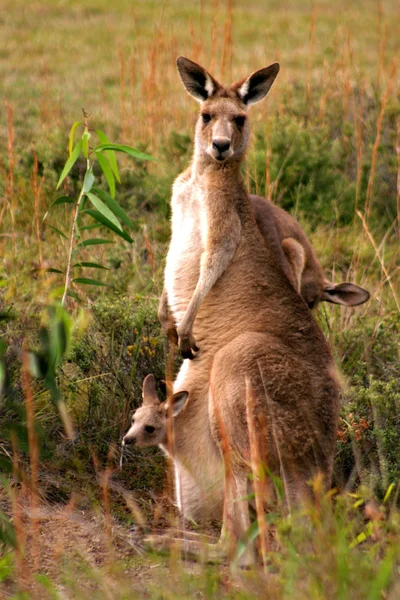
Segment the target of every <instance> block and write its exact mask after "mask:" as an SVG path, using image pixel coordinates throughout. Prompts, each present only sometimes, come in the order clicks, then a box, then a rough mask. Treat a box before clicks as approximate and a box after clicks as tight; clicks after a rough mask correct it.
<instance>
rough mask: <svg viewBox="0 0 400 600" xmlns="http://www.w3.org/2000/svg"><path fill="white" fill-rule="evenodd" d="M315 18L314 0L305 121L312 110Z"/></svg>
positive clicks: (314, 5)
mask: <svg viewBox="0 0 400 600" xmlns="http://www.w3.org/2000/svg"><path fill="white" fill-rule="evenodd" d="M316 20H317V5H316V2H313V5H312V13H311V22H310V37H309V45H308V64H307V81H306V112H305V115H306V123H308V120H309V119H310V118H311V111H312V95H311V71H312V65H313V59H314V49H315V24H316Z"/></svg>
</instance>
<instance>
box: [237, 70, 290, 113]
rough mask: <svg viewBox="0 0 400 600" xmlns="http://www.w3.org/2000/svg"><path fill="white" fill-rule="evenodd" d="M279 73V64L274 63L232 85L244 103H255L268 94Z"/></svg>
mask: <svg viewBox="0 0 400 600" xmlns="http://www.w3.org/2000/svg"><path fill="white" fill-rule="evenodd" d="M278 73H279V64H278V63H274V64H272V65H270V66H269V67H265V68H264V69H260V70H259V71H256V72H255V73H253V74H252V75H250V77H248V78H247V79H245V80H242V81H239V82H238V83H235V84H234V85H233V86H232V88H231V89H232V90H234V91H235V92H236V93H237V95H238V96H239V98H240V99H241V101H242V102H243V103H244V104H248V105H250V104H255V103H256V102H259V101H260V100H262V99H263V98H264V96H266V95H267V94H268V92H269V88H270V87H271V85H272V84H273V83H274V81H275V77H276V76H277V75H278Z"/></svg>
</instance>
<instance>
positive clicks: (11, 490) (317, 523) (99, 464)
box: [0, 0, 400, 600]
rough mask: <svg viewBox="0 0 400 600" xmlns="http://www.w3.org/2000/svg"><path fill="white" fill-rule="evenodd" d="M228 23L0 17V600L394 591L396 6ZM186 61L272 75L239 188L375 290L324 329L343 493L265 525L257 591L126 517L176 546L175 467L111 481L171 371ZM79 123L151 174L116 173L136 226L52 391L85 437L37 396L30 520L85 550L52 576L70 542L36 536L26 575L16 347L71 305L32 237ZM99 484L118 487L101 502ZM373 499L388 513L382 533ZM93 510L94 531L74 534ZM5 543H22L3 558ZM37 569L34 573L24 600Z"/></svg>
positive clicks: (25, 9)
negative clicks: (338, 385)
mask: <svg viewBox="0 0 400 600" xmlns="http://www.w3.org/2000/svg"><path fill="white" fill-rule="evenodd" d="M229 6H230V3H229V2H222V0H221V1H220V2H219V3H216V2H211V1H207V2H201V3H200V2H194V1H190V2H186V3H185V5H184V6H183V5H182V3H181V2H178V0H168V1H167V2H164V3H163V2H138V1H137V2H129V1H128V0H115V1H114V2H112V3H110V2H108V1H106V0H90V1H89V0H86V1H85V2H78V1H77V0H67V1H61V0H54V1H50V0H42V1H41V2H29V3H27V2H24V1H22V0H17V1H16V2H10V1H8V0H5V1H4V2H3V3H2V10H1V17H0V19H1V28H2V48H1V49H0V78H1V81H2V92H3V94H2V97H3V98H4V100H5V105H2V109H1V110H2V114H3V119H1V120H0V142H1V143H0V173H1V175H0V228H1V235H0V252H1V255H2V259H3V260H2V262H1V264H0V309H1V313H2V316H5V317H7V319H6V320H2V321H1V327H2V329H1V341H2V342H5V344H6V346H5V347H6V354H5V363H6V365H7V371H8V378H9V379H8V390H7V394H6V395H5V396H3V397H2V398H1V399H0V468H1V470H2V471H3V473H4V477H3V479H2V480H1V485H2V486H3V487H4V490H3V491H2V492H1V493H0V511H2V513H1V514H3V513H4V514H5V515H7V519H11V525H10V526H9V524H8V521H7V519H5V520H4V523H5V525H4V527H3V525H1V524H0V540H2V539H3V538H4V539H5V540H6V546H5V550H4V552H3V555H2V557H1V558H0V590H1V593H2V594H3V595H4V597H6V598H7V597H12V598H21V599H22V598H29V597H35V594H36V595H37V596H38V597H39V596H40V597H41V598H46V597H49V598H58V597H61V595H60V594H61V592H60V590H63V593H65V594H66V596H67V597H71V598H83V597H96V598H97V597H98V598H125V597H126V598H128V597H131V596H132V590H134V591H135V593H136V594H137V597H150V598H152V599H153V598H154V599H156V598H163V599H164V598H171V599H172V598H182V599H183V598H188V597H195V598H235V599H236V598H246V599H247V598H252V597H254V598H256V597H266V598H269V597H270V598H282V599H286V598H293V597H295V598H299V599H302V598H307V599H308V598H315V599H317V598H318V599H319V598H321V599H322V598H323V599H325V598H332V599H333V598H335V599H336V598H343V599H344V598H348V597H352V598H360V599H364V598H368V599H371V600H372V599H374V598H377V599H378V598H383V597H386V598H392V599H394V598H395V597H396V595H398V594H399V593H400V592H399V564H400V561H399V558H400V557H399V554H398V548H399V540H400V533H399V512H398V508H396V507H397V506H398V502H399V500H398V483H399V477H400V462H399V458H398V457H399V456H400V436H399V422H398V414H399V409H400V388H399V383H398V382H399V380H400V371H399V358H400V357H399V347H400V331H399V327H400V318H399V299H400V285H399V267H398V264H399V236H400V231H399V204H398V192H399V190H398V185H399V183H398V181H399V180H398V173H399V170H400V167H399V164H400V158H399V156H398V154H397V153H396V146H397V145H398V141H397V140H398V133H397V132H398V128H399V127H400V114H399V113H400V98H399V89H398V85H397V78H398V75H397V74H396V73H394V72H393V71H392V64H393V60H394V58H395V57H396V56H398V54H399V46H400V42H399V36H398V33H397V31H398V23H399V14H400V13H399V8H398V5H397V3H396V2H394V0H382V1H381V2H373V1H372V0H371V1H367V2H366V1H364V0H356V1H354V2H351V3H349V2H345V1H344V0H340V1H339V2H336V3H335V4H334V5H332V3H331V2H328V1H327V0H319V1H318V2H315V3H314V4H312V3H311V2H310V3H306V2H302V1H300V0H298V1H295V0H290V1H289V2H286V3H283V2H278V1H276V2H275V1H273V2H272V1H268V2H267V1H264V2H252V1H250V2H248V3H247V4H244V3H238V2H235V3H234V6H233V13H232V14H231V13H230V10H229ZM313 6H314V9H313ZM178 54H183V55H186V56H188V57H189V58H192V59H194V60H197V61H199V62H200V63H202V64H204V66H206V67H208V68H210V70H211V71H212V72H213V74H215V76H216V77H220V78H221V80H222V81H224V82H229V81H230V80H234V79H239V78H240V77H243V76H245V75H247V74H249V73H250V72H252V71H254V70H256V69H257V68H260V67H262V66H264V65H266V64H269V63H271V62H273V61H274V60H279V62H280V64H281V72H280V74H279V77H278V79H277V82H276V84H274V87H273V89H272V91H271V93H270V95H269V97H268V100H267V101H266V102H264V103H263V104H261V105H260V106H259V107H257V108H255V109H253V110H252V123H253V135H252V142H251V147H250V151H249V155H248V159H247V161H246V165H245V166H244V176H245V180H246V183H247V185H248V188H249V190H251V191H252V192H257V193H260V194H266V195H269V196H270V197H271V198H272V199H273V200H274V201H275V202H276V203H277V204H279V205H281V206H283V207H284V208H286V209H287V210H290V212H292V213H293V214H295V215H296V216H297V217H298V218H299V220H300V221H301V223H302V225H303V226H304V228H305V230H306V232H307V233H308V234H309V235H310V239H311V240H312V242H313V245H314V247H315V249H316V251H317V254H318V256H319V258H320V260H321V262H322V264H323V266H324V268H325V270H326V273H327V276H328V278H330V279H332V280H334V281H337V282H339V281H342V280H343V281H344V280H351V281H355V282H357V283H359V284H360V285H362V286H364V287H366V288H367V289H369V290H370V292H371V300H370V301H369V302H368V303H367V304H365V305H363V306H361V307H358V308H355V309H341V308H339V307H334V306H324V307H321V308H320V309H319V310H318V315H317V318H318V320H319V322H320V325H321V326H322V328H323V330H324V332H325V334H326V335H327V337H328V340H329V342H330V344H331V346H332V350H333V353H334V356H335V360H336V364H337V366H338V368H339V370H340V372H341V373H342V376H343V383H344V385H343V388H344V392H343V401H342V410H341V419H342V421H341V423H340V429H339V436H338V446H337V457H336V462H335V483H336V485H338V486H339V487H340V488H341V490H342V491H341V494H339V495H338V497H336V498H335V500H334V501H333V507H332V506H331V501H330V500H329V499H328V498H325V499H322V500H321V506H320V508H319V511H320V512H319V513H318V512H317V513H316V512H315V511H314V509H313V510H311V509H310V510H309V511H308V515H307V517H306V518H304V517H303V518H299V519H296V518H295V519H293V520H290V519H287V518H285V517H284V516H282V515H276V516H275V517H271V519H273V520H274V523H273V524H274V527H275V528H276V535H275V540H276V542H278V544H277V545H276V546H274V547H272V548H271V553H270V556H269V575H268V576H265V575H263V574H262V573H261V572H256V573H249V574H237V573H236V574H233V573H231V572H230V570H229V567H228V566H226V565H225V566H223V567H215V566H213V567H205V566H201V565H195V564H193V563H190V562H185V561H181V560H180V559H179V557H178V558H176V559H175V558H174V557H172V558H165V557H160V556H157V555H156V556H154V555H151V554H150V553H148V552H145V551H144V550H143V545H142V533H140V531H141V530H140V527H138V524H137V522H138V512H137V511H136V512H135V510H136V509H135V510H134V511H133V512H132V510H131V509H129V508H128V504H127V497H128V496H129V498H130V500H134V503H135V506H136V507H137V510H138V511H139V512H140V515H142V517H141V518H143V519H144V521H145V523H146V528H148V529H152V526H155V524H157V523H158V524H159V526H160V527H162V526H165V524H166V523H167V522H168V521H169V518H167V516H168V515H169V514H170V511H171V506H170V503H169V501H168V497H170V495H171V494H170V490H171V488H170V485H169V480H168V476H167V474H166V466H165V460H164V458H163V457H162V456H161V453H160V452H159V451H158V450H157V449H155V450H153V451H144V450H143V451H136V452H135V453H134V455H133V457H132V458H131V460H130V461H129V462H128V463H127V464H126V465H125V467H124V469H123V470H122V472H117V471H116V467H117V464H118V459H119V454H118V447H119V442H120V439H121V435H122V433H123V432H124V430H125V429H126V427H127V425H128V422H129V414H130V411H131V410H132V409H133V408H135V407H136V406H138V404H139V403H140V395H141V392H140V387H141V381H142V379H143V377H144V376H145V375H146V374H148V373H149V372H153V373H154V374H155V375H156V376H157V378H158V379H162V378H163V377H164V375H165V362H166V357H167V351H166V340H165V339H164V338H163V336H162V334H161V332H160V329H159V326H158V323H157V317H156V306H157V298H158V296H159V294H160V292H161V289H162V271H163V264H164V262H163V261H164V257H165V254H166V250H167V246H168V239H169V230H170V226H169V220H168V219H169V214H170V211H169V198H170V187H171V184H172V182H173V180H174V178H175V177H176V175H177V174H178V173H179V172H180V171H181V170H182V169H183V168H184V167H185V166H186V165H187V164H188V162H189V160H190V155H191V148H192V141H193V124H194V120H195V114H196V110H197V106H196V104H195V103H194V102H193V101H192V100H191V99H190V98H189V97H188V95H187V94H186V93H185V91H184V90H183V88H182V86H181V84H180V81H179V78H178V76H177V73H176V68H175V58H176V56H177V55H178ZM388 86H389V93H388V95H387V97H386V96H385V94H386V90H387V89H388ZM382 106H383V108H384V111H383V114H382V119H381V122H380V120H379V115H380V113H381V112H382ZM82 108H84V109H85V110H86V111H88V112H89V113H90V118H89V125H90V126H91V127H93V128H98V127H100V128H102V129H103V130H104V131H105V132H106V133H107V135H108V136H109V137H110V139H111V140H112V141H114V142H119V143H125V144H129V145H131V146H134V147H137V148H138V149H140V150H144V151H146V152H149V153H151V154H152V155H153V156H155V157H156V158H157V159H158V160H157V162H156V163H154V164H151V163H141V162H139V161H134V160H132V159H129V158H123V159H122V160H121V162H120V165H121V175H122V181H121V185H120V186H119V189H118V191H117V198H118V200H119V202H120V203H121V206H123V208H124V209H125V210H126V212H127V213H128V214H129V216H130V218H131V219H132V221H133V222H134V224H135V231H134V234H133V237H134V244H133V245H129V244H127V243H125V242H123V241H121V240H118V239H117V238H116V243H115V244H112V245H110V246H109V247H102V246H99V247H96V248H92V249H87V250H86V251H85V255H84V256H83V255H82V260H84V259H86V260H89V261H90V260H92V261H95V262H99V263H101V264H104V265H105V266H107V267H108V268H109V269H110V270H109V271H105V272H100V274H99V273H97V272H96V278H99V279H101V280H102V281H103V282H105V283H107V284H109V285H110V286H111V287H110V288H106V289H102V288H89V287H87V288H84V287H83V286H81V288H80V289H79V292H80V295H81V297H82V301H81V303H80V305H78V303H77V302H75V301H74V300H70V303H69V305H68V309H69V312H70V313H71V315H72V320H73V323H75V324H78V323H80V325H79V326H77V327H76V333H75V334H74V339H73V344H72V347H71V349H70V351H69V354H68V355H67V357H66V358H65V360H64V361H63V363H62V366H61V368H60V369H59V371H58V373H57V384H58V386H59V388H60V390H61V392H62V395H63V398H64V400H65V402H66V407H67V411H68V414H69V417H70V419H71V422H72V424H73V427H74V430H75V432H76V434H77V437H76V438H75V440H74V441H71V440H70V439H69V438H68V436H67V435H66V432H65V429H64V424H63V420H62V418H61V416H60V413H59V411H58V409H57V407H56V405H54V404H53V403H52V400H51V395H50V393H49V391H48V389H47V388H46V386H45V385H44V384H43V382H41V381H36V380H35V381H32V382H31V388H32V395H33V406H34V410H35V413H36V435H37V439H38V444H39V448H40V456H39V469H38V494H39V498H40V502H41V503H42V505H43V506H44V507H45V508H46V510H48V509H49V508H52V507H61V508H62V510H64V509H65V510H66V511H67V512H68V510H69V509H68V506H70V507H71V508H70V513H68V514H69V517H68V518H66V520H65V523H68V525H67V526H66V528H67V531H70V538H71V540H75V539H76V543H72V549H71V552H70V551H68V552H67V553H66V557H65V559H64V560H62V559H61V558H60V556H57V548H58V547H60V548H64V547H66V546H68V543H67V540H65V539H64V538H62V536H61V533H60V531H54V528H53V529H52V525H51V519H47V520H46V519H44V520H43V522H41V525H40V526H41V527H42V534H43V536H47V538H48V540H49V543H48V545H47V546H46V548H47V549H46V552H45V551H44V552H43V557H44V558H43V561H42V562H40V561H39V564H38V565H36V567H35V565H34V562H33V559H32V554H31V537H29V536H30V535H31V533H30V531H31V529H30V528H31V527H33V526H34V519H32V514H29V511H28V512H27V513H23V514H22V515H21V514H20V512H19V509H18V506H25V507H26V506H30V504H29V503H30V502H32V499H30V500H29V485H30V484H29V482H30V480H31V479H30V478H31V477H32V472H31V467H32V464H31V465H30V463H29V460H30V457H29V443H28V438H29V426H28V425H29V423H28V419H27V415H26V409H25V406H26V404H25V400H26V392H25V398H24V393H23V391H22V384H23V382H22V380H21V348H22V347H24V348H37V347H38V344H39V340H38V330H39V327H40V324H41V323H42V322H43V321H44V320H45V317H43V311H44V308H45V306H46V305H47V304H49V303H52V302H53V300H52V291H53V290H54V289H55V288H56V287H58V286H60V285H62V276H61V275H57V274H55V273H49V272H47V271H46V268H48V267H54V268H58V269H64V268H65V265H66V260H67V250H68V245H67V243H66V242H65V243H64V241H63V240H61V239H60V238H59V237H58V236H57V234H56V233H55V232H54V231H53V230H51V229H50V228H49V227H47V226H46V222H43V217H44V215H45V213H46V211H47V210H48V209H49V207H50V205H51V203H52V202H53V201H54V199H55V198H56V197H57V196H58V195H59V194H58V193H57V192H56V190H55V188H56V183H57V180H58V178H59V175H60V173H61V170H62V167H63V165H64V163H65V161H66V158H67V149H68V132H69V129H70V127H71V124H72V123H73V122H74V121H76V120H79V119H81V117H82V112H81V110H82ZM378 138H379V139H378ZM377 139H378V141H379V144H377V143H376V141H377ZM35 157H36V158H35ZM35 161H37V162H35ZM372 163H374V164H375V167H374V173H373V174H372V175H371V172H372ZM35 165H36V166H35ZM84 169H85V166H84V164H81V163H79V162H78V164H77V165H76V167H75V168H74V169H73V171H72V172H71V175H70V176H69V177H68V178H67V180H66V181H65V183H64V184H63V186H62V187H63V190H62V193H69V194H71V195H72V196H73V195H74V194H77V192H78V190H79V185H80V181H81V176H82V173H83V172H84ZM99 176H100V174H99ZM103 183H104V185H105V182H103ZM367 196H368V200H367ZM357 211H358V212H357ZM361 217H362V218H361ZM362 219H364V221H363V220H362ZM48 220H49V221H50V223H52V224H53V225H55V226H56V227H58V228H60V229H63V230H65V231H68V228H69V226H70V223H71V207H70V206H59V207H56V208H54V209H53V210H52V211H51V214H50V216H49V217H48ZM46 221H47V219H46ZM95 231H98V232H99V233H101V230H95ZM88 235H89V234H88ZM96 235H97V234H96ZM82 288H83V289H82ZM82 309H84V316H80V317H78V315H79V311H80V310H82ZM45 312H46V311H44V313H45ZM0 350H1V352H3V349H2V348H0ZM17 455H18V457H19V461H20V462H19V470H18V469H17V466H16V458H15V457H16V456H17ZM13 457H14V466H13V462H12V459H13ZM13 469H14V484H12V485H10V481H11V472H12V470H13ZM104 473H106V474H108V475H107V477H108V476H110V479H109V486H108V488H107V486H106V487H104V486H103V487H102V486H101V485H99V482H100V483H101V481H103V479H101V478H102V476H103V475H104ZM102 474H103V475H102ZM111 474H112V477H111ZM15 481H18V483H15ZM388 490H391V494H390V497H389V499H386V500H385V495H386V493H387V491H388ZM348 493H352V494H355V497H354V496H353V497H352V496H349V494H348ZM127 494H128V496H127ZM129 494H130V495H129ZM132 494H133V495H132ZM13 498H14V500H15V502H14V504H12V499H13ZM373 498H375V502H377V503H378V504H377V506H378V509H377V512H375V513H373V514H374V517H373V518H371V515H369V516H368V507H369V506H372V505H373V504H371V502H372V499H373ZM68 503H69V504H68ZM130 506H132V503H131V505H130ZM373 506H375V505H373ZM366 507H367V508H366ZM80 511H81V512H80ZM82 511H87V512H85V515H87V518H86V521H87V523H86V525H88V524H89V523H92V524H93V528H92V529H90V528H89V529H84V526H83V525H82V530H81V529H79V527H81V525H79V527H78V525H77V529H75V528H74V527H75V526H72V525H71V523H72V524H73V523H76V521H77V519H78V521H79V515H80V514H81V513H82ZM67 512H66V514H67ZM174 518H175V517H174ZM108 519H111V525H110V523H109V521H108ZM84 520H85V519H84ZM139 520H140V519H139ZM0 523H1V521H0ZM22 524H24V527H22ZM86 525H85V526H86ZM60 529H61V530H62V527H61V528H60ZM10 531H11V532H14V533H15V532H16V533H17V545H16V548H14V549H13V546H12V539H11V538H10V537H9V536H8V533H10ZM132 531H133V534H132ZM7 532H8V533H7ZM21 532H22V533H21ZM18 535H19V536H20V537H18ZM26 536H28V537H27V538H26ZM359 536H361V537H359ZM363 536H364V538H365V539H364V538H363ZM91 537H93V538H94V539H98V540H101V544H103V545H104V549H103V550H102V551H101V552H100V551H99V553H98V555H97V559H96V554H93V552H94V551H93V548H92V546H91V545H90V544H88V543H87V542H82V544H83V545H82V544H81V545H79V544H80V542H81V541H82V539H84V540H88V539H90V538H91ZM24 540H25V542H26V541H27V540H28V543H27V544H26V548H27V550H26V552H25V554H24V553H23V547H24V543H25V542H24ZM132 540H133V547H132V544H131V542H132ZM78 542H79V543H78ZM98 543H100V542H98ZM112 548H113V549H112ZM110 552H111V554H110ZM35 573H41V579H40V580H38V581H36V582H35ZM143 581H145V582H146V583H145V584H143V583H142V582H143ZM1 586H3V587H1ZM24 586H25V587H26V589H27V590H30V591H26V592H24V591H23V589H24ZM60 586H61V587H60ZM396 586H397V587H396ZM145 587H147V589H148V595H147V596H145V595H144V594H145V592H144V589H145ZM24 594H25V595H24Z"/></svg>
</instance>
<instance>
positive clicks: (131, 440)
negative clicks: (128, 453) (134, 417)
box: [122, 431, 136, 446]
mask: <svg viewBox="0 0 400 600" xmlns="http://www.w3.org/2000/svg"><path fill="white" fill-rule="evenodd" d="M128 444H132V445H134V444H136V436H134V435H132V434H130V433H129V431H128V433H127V434H126V435H124V437H123V439H122V446H127V445H128Z"/></svg>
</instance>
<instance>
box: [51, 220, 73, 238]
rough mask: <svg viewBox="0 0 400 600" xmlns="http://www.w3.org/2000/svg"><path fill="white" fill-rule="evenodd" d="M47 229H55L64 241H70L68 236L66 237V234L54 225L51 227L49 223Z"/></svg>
mask: <svg viewBox="0 0 400 600" xmlns="http://www.w3.org/2000/svg"><path fill="white" fill-rule="evenodd" d="M47 227H50V229H53V230H54V231H55V232H56V233H58V235H61V236H62V237H63V238H64V239H66V240H67V239H68V238H67V236H66V235H65V233H64V232H63V231H61V229H58V227H54V225H50V223H47Z"/></svg>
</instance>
